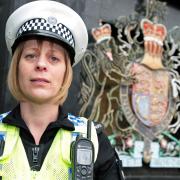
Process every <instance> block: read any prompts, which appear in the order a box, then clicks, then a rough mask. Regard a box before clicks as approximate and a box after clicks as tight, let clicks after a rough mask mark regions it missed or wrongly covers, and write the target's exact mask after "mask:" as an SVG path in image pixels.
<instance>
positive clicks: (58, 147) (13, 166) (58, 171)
mask: <svg viewBox="0 0 180 180" xmlns="http://www.w3.org/2000/svg"><path fill="white" fill-rule="evenodd" d="M68 119H69V120H70V121H72V122H73V123H74V125H75V130H74V131H67V130H64V129H60V130H59V131H58V132H57V134H56V136H55V138H54V140H53V142H52V145H51V147H50V149H49V151H48V153H47V155H46V157H45V159H44V162H43V164H42V167H41V170H40V171H33V170H31V169H30V166H29V163H28V159H27V156H26V152H25V149H24V146H23V144H22V140H21V138H20V136H19V128H17V127H15V126H11V125H7V124H5V123H0V138H1V139H2V138H3V139H4V140H5V147H4V151H3V155H2V156H1V157H0V176H2V179H5V180H12V179H13V180H16V179H17V180H24V179H26V180H32V179H36V180H42V179H43V180H70V179H71V178H72V170H71V161H70V147H71V143H72V141H73V140H75V138H76V137H77V135H78V134H79V133H81V135H83V136H86V125H87V119H85V118H83V117H75V116H72V115H68ZM91 129H92V132H91V134H92V135H91V140H92V142H93V144H94V147H95V159H96V157H97V152H98V141H97V133H96V130H95V127H94V125H93V123H92V128H91Z"/></svg>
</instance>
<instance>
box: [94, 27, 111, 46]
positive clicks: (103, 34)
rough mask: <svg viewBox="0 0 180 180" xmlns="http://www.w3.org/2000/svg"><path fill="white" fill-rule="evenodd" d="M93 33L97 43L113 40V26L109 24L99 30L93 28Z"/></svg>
mask: <svg viewBox="0 0 180 180" xmlns="http://www.w3.org/2000/svg"><path fill="white" fill-rule="evenodd" d="M91 33H92V35H93V37H94V39H95V40H96V42H97V43H100V42H102V41H104V40H107V39H110V38H111V26H110V25H109V24H104V25H102V26H100V27H98V28H93V29H92V31H91Z"/></svg>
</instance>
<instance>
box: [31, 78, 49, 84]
mask: <svg viewBox="0 0 180 180" xmlns="http://www.w3.org/2000/svg"><path fill="white" fill-rule="evenodd" d="M31 82H37V83H38V82H39V83H50V81H49V80H47V79H45V78H33V79H31Z"/></svg>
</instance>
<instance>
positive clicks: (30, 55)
mask: <svg viewBox="0 0 180 180" xmlns="http://www.w3.org/2000/svg"><path fill="white" fill-rule="evenodd" d="M24 57H25V59H27V60H31V59H35V58H36V57H37V55H36V54H33V53H29V54H25V56H24Z"/></svg>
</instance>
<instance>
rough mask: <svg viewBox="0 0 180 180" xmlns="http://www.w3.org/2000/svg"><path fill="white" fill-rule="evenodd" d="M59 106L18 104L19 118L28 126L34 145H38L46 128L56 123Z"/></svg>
mask: <svg viewBox="0 0 180 180" xmlns="http://www.w3.org/2000/svg"><path fill="white" fill-rule="evenodd" d="M58 109H59V106H58V105H55V104H43V105H42V104H41V105H39V104H34V103H29V102H22V103H20V110H21V116H22V118H23V119H24V121H25V123H26V125H27V126H28V128H29V130H30V132H31V134H32V136H33V137H34V140H35V143H36V144H39V141H40V138H41V136H42V134H43V133H44V131H45V130H46V128H47V126H48V125H49V124H50V123H51V122H54V121H56V119H57V117H58Z"/></svg>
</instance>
